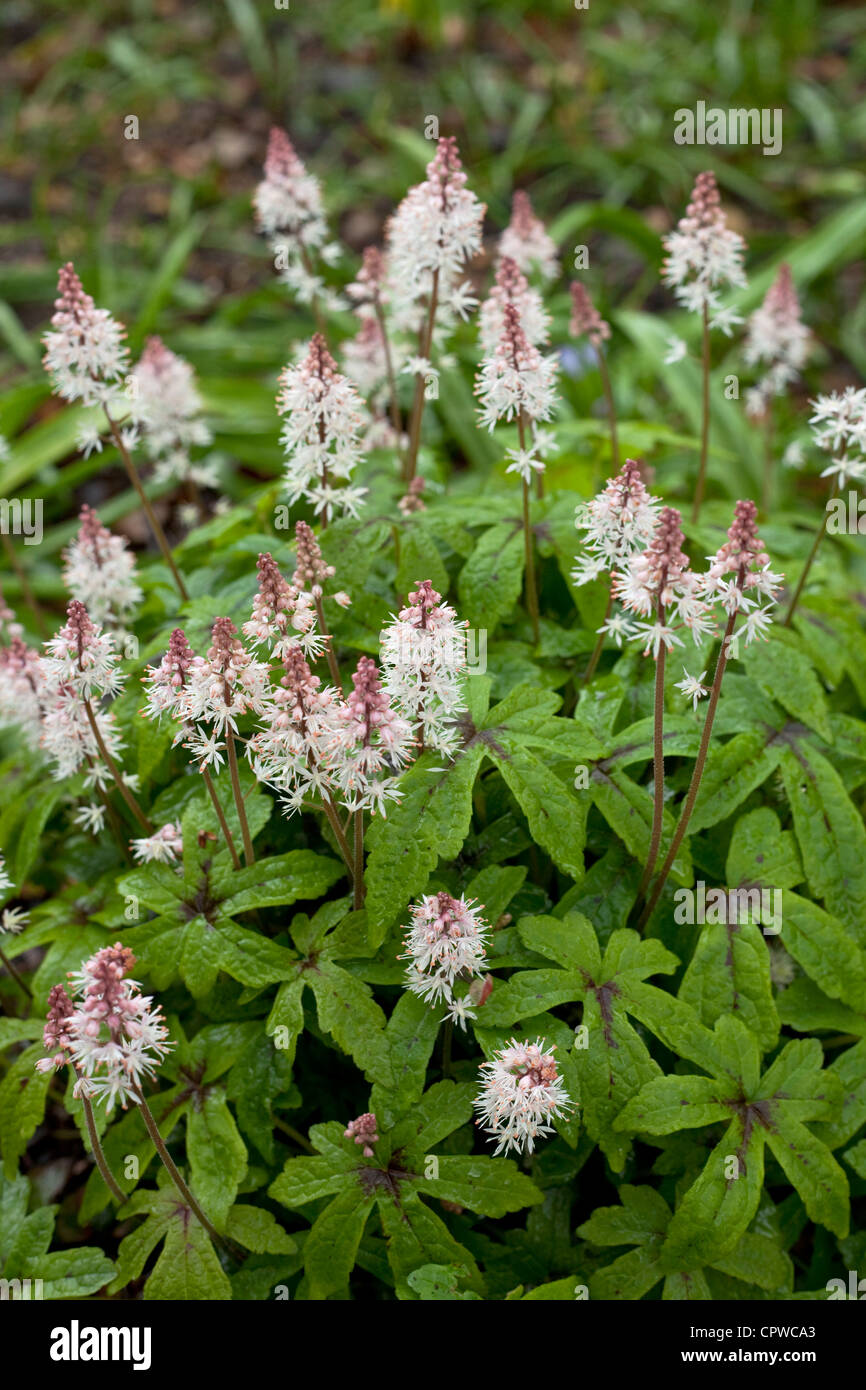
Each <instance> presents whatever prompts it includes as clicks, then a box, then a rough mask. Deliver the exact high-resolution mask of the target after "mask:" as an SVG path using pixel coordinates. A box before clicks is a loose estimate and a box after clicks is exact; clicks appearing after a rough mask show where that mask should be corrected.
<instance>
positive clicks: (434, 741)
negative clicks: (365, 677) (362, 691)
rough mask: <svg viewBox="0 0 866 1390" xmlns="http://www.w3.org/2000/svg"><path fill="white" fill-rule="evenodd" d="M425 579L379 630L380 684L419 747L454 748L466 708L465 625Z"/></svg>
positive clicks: (450, 752) (448, 749) (442, 750)
mask: <svg viewBox="0 0 866 1390" xmlns="http://www.w3.org/2000/svg"><path fill="white" fill-rule="evenodd" d="M467 626H468V624H467V623H466V622H465V621H463V622H460V621H458V618H457V614H456V613H455V612H454V609H453V608H451V607H450V606H449V605H448V604H447V603H443V602H442V596H441V594H438V593H437V592H436V590H435V589H434V588H433V585H432V583H431V582H430V580H429V579H424V580H421V581H420V582H419V583H418V585H417V587H416V588H415V589H414V590H413V591H412V592H411V593H410V594H409V597H408V602H407V604H406V607H404V608H401V609H400V612H399V613H398V614H397V616H396V617H394V618H393V619H392V621H391V623H390V624H389V625H388V627H387V628H385V629H384V631H383V632H382V633H381V635H380V641H381V662H382V671H383V677H384V679H383V687H384V690H385V692H386V694H387V695H388V697H389V698H390V700H391V701H392V703H393V705H394V707H395V709H397V710H398V711H399V712H400V714H401V715H403V717H404V718H405V719H408V720H409V721H410V722H411V723H412V725H413V727H414V728H415V730H416V732H417V733H418V735H419V737H420V740H421V744H422V747H424V748H436V749H437V750H438V751H439V752H441V753H446V754H453V752H454V749H455V748H456V746H457V743H458V741H459V730H458V727H457V720H458V718H459V716H460V714H462V712H463V711H464V710H465V708H466V700H465V694H464V689H463V677H464V674H465V671H466V628H467Z"/></svg>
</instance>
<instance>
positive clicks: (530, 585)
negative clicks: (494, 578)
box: [523, 479, 539, 646]
mask: <svg viewBox="0 0 866 1390" xmlns="http://www.w3.org/2000/svg"><path fill="white" fill-rule="evenodd" d="M523 549H524V554H525V557H526V562H525V563H526V606H527V608H528V609H529V617H530V620H531V622H532V640H533V642H534V643H535V645H536V646H537V645H538V640H539V626H538V588H537V582H536V578H535V554H534V549H533V544H532V522H531V520H530V515H529V483H527V482H526V480H525V479H524V482H523Z"/></svg>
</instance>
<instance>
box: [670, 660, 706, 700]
mask: <svg viewBox="0 0 866 1390" xmlns="http://www.w3.org/2000/svg"><path fill="white" fill-rule="evenodd" d="M706 674H707V673H706V671H701V674H700V675H699V676H690V675H689V673H688V671H687V670H686V668H685V666H684V667H683V676H684V678H685V679H684V680H681V681H674V687H675V689H677V690H681V691H682V692H683V695H684V696H685V697H686V699H687V700H691V701H692V709H697V707H698V700H702V699H703V698H704V696H705V695H706V693H707V687H706V686H705V685H702V684H701V682H702V681H703V679H704V676H705V675H706Z"/></svg>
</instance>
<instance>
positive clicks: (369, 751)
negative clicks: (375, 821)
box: [331, 656, 415, 815]
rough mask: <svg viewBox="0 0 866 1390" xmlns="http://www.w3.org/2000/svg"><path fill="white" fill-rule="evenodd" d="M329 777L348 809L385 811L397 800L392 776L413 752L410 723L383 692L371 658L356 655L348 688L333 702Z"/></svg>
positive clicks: (395, 785)
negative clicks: (356, 659)
mask: <svg viewBox="0 0 866 1390" xmlns="http://www.w3.org/2000/svg"><path fill="white" fill-rule="evenodd" d="M336 724H337V731H336V736H335V739H334V743H333V747H332V763H331V766H332V776H333V777H334V779H335V781H336V784H337V785H338V786H339V788H340V792H341V794H342V800H343V803H344V805H346V806H347V807H348V808H349V810H351V811H360V810H369V811H378V812H380V814H382V815H385V814H386V812H387V804H388V802H389V801H396V800H399V798H400V789H399V787H398V785H397V778H398V774H399V773H400V772H401V770H402V768H403V767H404V766H405V764H406V763H407V762H408V761H409V760H410V758H411V757H412V754H413V752H414V746H415V740H414V737H413V733H412V726H411V724H410V723H409V721H408V720H407V719H404V718H403V716H402V715H401V714H400V713H399V712H398V710H397V709H396V708H395V707H394V705H393V703H392V701H391V699H390V697H389V695H388V693H387V691H386V690H383V688H382V683H381V680H380V677H379V670H378V667H377V666H376V663H375V661H373V660H371V658H370V657H368V656H362V657H361V659H360V661H359V662H358V666H357V669H356V670H355V672H354V673H353V675H352V690H351V692H350V693H349V695H348V697H347V699H346V700H345V701H344V702H341V703H340V704H339V705H338V706H337V710H336Z"/></svg>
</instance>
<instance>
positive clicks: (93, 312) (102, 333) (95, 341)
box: [43, 261, 129, 405]
mask: <svg viewBox="0 0 866 1390" xmlns="http://www.w3.org/2000/svg"><path fill="white" fill-rule="evenodd" d="M57 288H58V297H57V299H56V300H55V302H54V307H55V313H54V315H53V317H52V319H51V329H50V330H49V332H47V333H46V334H45V336H44V338H43V343H44V344H45V355H44V357H43V364H44V366H45V370H46V371H47V372H48V373H49V375H50V376H51V379H52V382H53V386H54V390H55V392H56V393H57V395H58V396H61V397H62V398H63V400H66V401H81V402H82V404H83V405H105V404H107V403H108V402H109V401H110V400H111V399H113V397H114V396H115V395H116V393H117V390H118V383H119V379H120V378H121V377H122V376H123V375H124V373H125V372H126V369H127V365H128V362H129V352H128V349H127V348H126V346H125V344H124V341H123V340H124V338H125V337H126V330H125V329H124V327H123V325H122V324H120V323H118V322H117V321H116V319H113V318H112V317H111V314H109V312H108V310H107V309H97V307H96V305H95V304H94V302H93V300H92V299H91V297H90V295H89V294H85V292H84V288H83V286H82V284H81V281H80V280H79V278H78V276H77V275H76V273H75V269H74V267H73V265H72V262H71V261H70V262H69V263H68V264H67V265H64V266H61V268H60V271H59V274H58V286H57Z"/></svg>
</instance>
